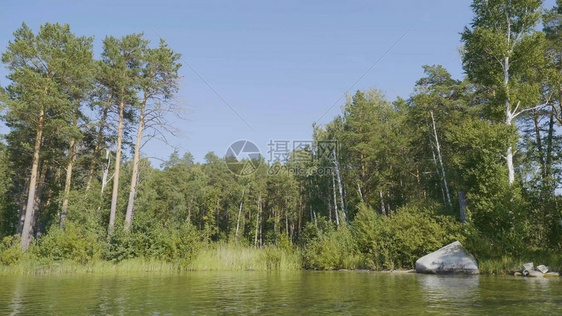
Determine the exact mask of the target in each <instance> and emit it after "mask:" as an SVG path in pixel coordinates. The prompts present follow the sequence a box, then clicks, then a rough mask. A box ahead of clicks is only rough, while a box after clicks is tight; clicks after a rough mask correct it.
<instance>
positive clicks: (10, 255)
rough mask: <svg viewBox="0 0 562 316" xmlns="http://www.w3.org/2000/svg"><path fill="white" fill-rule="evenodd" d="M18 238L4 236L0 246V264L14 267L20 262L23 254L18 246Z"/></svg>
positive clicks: (17, 236) (16, 236)
mask: <svg viewBox="0 0 562 316" xmlns="http://www.w3.org/2000/svg"><path fill="white" fill-rule="evenodd" d="M20 240H21V238H20V236H19V235H14V236H6V237H4V239H2V243H1V244H0V263H2V264H3V265H7V266H10V265H15V264H17V263H19V262H20V260H21V259H22V257H23V255H24V253H23V251H22V250H21V246H20Z"/></svg>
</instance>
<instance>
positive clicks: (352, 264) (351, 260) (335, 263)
mask: <svg viewBox="0 0 562 316" xmlns="http://www.w3.org/2000/svg"><path fill="white" fill-rule="evenodd" d="M309 225H313V224H309ZM308 230H309V231H313V229H312V228H311V227H309V228H308ZM303 257H304V258H303V259H304V267H305V268H306V269H315V270H335V269H357V268H359V267H361V257H360V256H359V253H358V252H357V250H356V246H355V243H354V241H353V236H352V234H351V231H350V230H349V229H348V228H347V227H344V226H342V227H340V229H339V230H337V231H336V230H333V229H327V230H324V231H321V232H320V233H319V234H318V235H317V236H316V237H315V238H314V239H312V240H311V241H309V242H308V244H307V245H306V247H305V249H304V254H303Z"/></svg>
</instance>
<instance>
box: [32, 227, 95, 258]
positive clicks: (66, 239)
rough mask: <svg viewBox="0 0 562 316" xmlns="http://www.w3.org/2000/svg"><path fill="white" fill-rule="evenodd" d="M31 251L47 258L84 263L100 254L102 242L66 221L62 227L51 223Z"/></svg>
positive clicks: (89, 232)
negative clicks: (46, 232) (44, 234)
mask: <svg viewBox="0 0 562 316" xmlns="http://www.w3.org/2000/svg"><path fill="white" fill-rule="evenodd" d="M33 251H34V252H36V253H35V254H36V255H37V256H38V257H41V258H46V259H49V260H55V261H57V260H64V259H70V260H73V261H76V262H78V263H81V264H86V263H88V262H90V261H92V260H95V259H97V258H99V257H100V256H101V251H102V243H101V242H100V240H99V239H98V236H97V235H96V234H95V233H93V232H91V231H88V230H86V229H84V228H83V227H81V226H79V225H76V224H75V223H73V222H70V221H67V222H66V223H65V226H64V228H60V227H59V226H58V225H53V226H52V227H51V228H50V229H49V232H48V234H47V235H46V236H45V237H43V238H41V239H40V240H39V244H38V247H34V248H33Z"/></svg>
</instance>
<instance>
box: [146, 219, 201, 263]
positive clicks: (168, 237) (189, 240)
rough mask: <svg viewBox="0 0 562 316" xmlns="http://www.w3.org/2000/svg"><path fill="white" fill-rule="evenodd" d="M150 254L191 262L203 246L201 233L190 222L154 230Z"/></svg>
mask: <svg viewBox="0 0 562 316" xmlns="http://www.w3.org/2000/svg"><path fill="white" fill-rule="evenodd" d="M151 235H152V240H151V243H152V244H151V246H150V250H149V254H150V256H151V257H153V258H157V259H161V260H166V261H173V260H181V261H182V262H183V263H185V264H189V263H190V262H191V261H192V260H193V258H194V257H195V256H196V255H197V253H198V252H199V250H201V247H202V240H201V238H202V237H201V234H200V233H199V232H198V231H197V229H196V228H195V227H194V226H193V225H191V224H190V223H184V224H181V225H180V226H179V227H177V228H164V227H160V228H158V229H156V230H154V231H153V232H152V234H151Z"/></svg>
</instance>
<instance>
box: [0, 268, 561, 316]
mask: <svg viewBox="0 0 562 316" xmlns="http://www.w3.org/2000/svg"><path fill="white" fill-rule="evenodd" d="M20 314H21V315H107V314H110V315H162V316H163V315H231V314H232V315H249V314H257V315H318V314H326V315H328V314H330V315H396V314H399V315H428V314H435V315H447V314H449V315H458V314H469V315H484V314H494V315H497V314H507V315H510V316H513V315H529V314H532V315H541V314H544V315H555V314H558V315H560V314H562V280H561V278H554V279H531V278H515V277H510V276H506V277H495V276H473V277H459V276H435V275H417V274H404V273H371V272H352V271H346V272H311V271H303V272H193V273H185V274H175V273H174V274H171V273H168V274H128V275H91V274H80V275H46V276H0V315H20Z"/></svg>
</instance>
